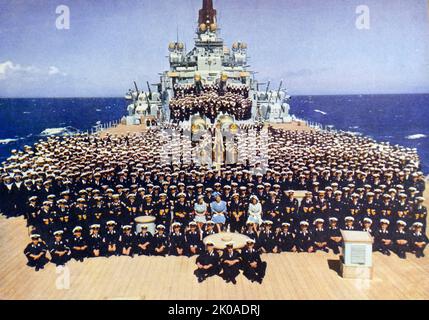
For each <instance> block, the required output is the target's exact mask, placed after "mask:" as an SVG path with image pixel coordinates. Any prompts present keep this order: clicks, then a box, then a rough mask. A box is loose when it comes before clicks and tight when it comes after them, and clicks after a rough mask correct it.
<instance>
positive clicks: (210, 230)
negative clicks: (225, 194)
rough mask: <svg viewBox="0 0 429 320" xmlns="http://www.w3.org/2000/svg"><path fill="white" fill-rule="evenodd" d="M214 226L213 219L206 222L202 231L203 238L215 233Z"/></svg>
mask: <svg viewBox="0 0 429 320" xmlns="http://www.w3.org/2000/svg"><path fill="white" fill-rule="evenodd" d="M214 226H215V223H214V222H213V221H211V220H209V221H207V222H206V224H205V228H204V231H203V239H204V238H205V237H208V236H211V235H212V234H216V231H215V229H214Z"/></svg>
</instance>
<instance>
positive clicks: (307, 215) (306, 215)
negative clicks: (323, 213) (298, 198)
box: [297, 191, 315, 227]
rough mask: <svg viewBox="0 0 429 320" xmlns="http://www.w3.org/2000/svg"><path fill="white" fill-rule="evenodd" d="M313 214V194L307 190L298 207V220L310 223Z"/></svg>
mask: <svg viewBox="0 0 429 320" xmlns="http://www.w3.org/2000/svg"><path fill="white" fill-rule="evenodd" d="M314 216H315V212H314V203H313V194H312V193H311V191H307V192H306V193H305V197H304V199H303V200H302V202H301V206H300V208H299V219H300V221H307V222H308V223H309V224H310V223H313V220H314ZM297 227H298V226H297Z"/></svg>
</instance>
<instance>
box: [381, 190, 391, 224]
mask: <svg viewBox="0 0 429 320" xmlns="http://www.w3.org/2000/svg"><path fill="white" fill-rule="evenodd" d="M391 199H392V197H391V196H390V195H389V194H383V201H382V203H381V204H380V213H381V216H380V218H384V219H387V220H389V223H391V222H392V220H393V214H392V212H393V204H392V202H391Z"/></svg>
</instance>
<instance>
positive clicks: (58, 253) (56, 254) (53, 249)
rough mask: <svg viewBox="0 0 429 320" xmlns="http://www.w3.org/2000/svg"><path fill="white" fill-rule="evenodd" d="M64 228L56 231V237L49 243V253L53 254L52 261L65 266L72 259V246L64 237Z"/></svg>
mask: <svg viewBox="0 0 429 320" xmlns="http://www.w3.org/2000/svg"><path fill="white" fill-rule="evenodd" d="M63 233H64V231H63V230H57V231H55V232H54V239H53V241H52V242H51V244H50V245H49V253H50V254H51V262H52V263H55V265H56V266H57V267H58V266H64V265H65V264H66V263H67V261H69V259H70V254H71V251H70V247H69V246H68V244H67V242H66V240H64V239H63Z"/></svg>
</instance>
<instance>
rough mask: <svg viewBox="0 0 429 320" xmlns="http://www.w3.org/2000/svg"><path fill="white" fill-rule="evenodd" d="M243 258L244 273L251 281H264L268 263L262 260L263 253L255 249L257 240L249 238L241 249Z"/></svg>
mask: <svg viewBox="0 0 429 320" xmlns="http://www.w3.org/2000/svg"><path fill="white" fill-rule="evenodd" d="M241 259H242V263H243V274H244V276H245V277H246V278H247V279H249V280H250V281H252V282H254V281H257V282H259V283H262V281H263V279H264V276H265V272H266V269H267V263H266V262H265V261H262V260H261V255H260V253H259V252H258V250H256V249H255V240H253V239H248V240H247V241H246V247H245V248H243V250H242V251H241Z"/></svg>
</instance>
